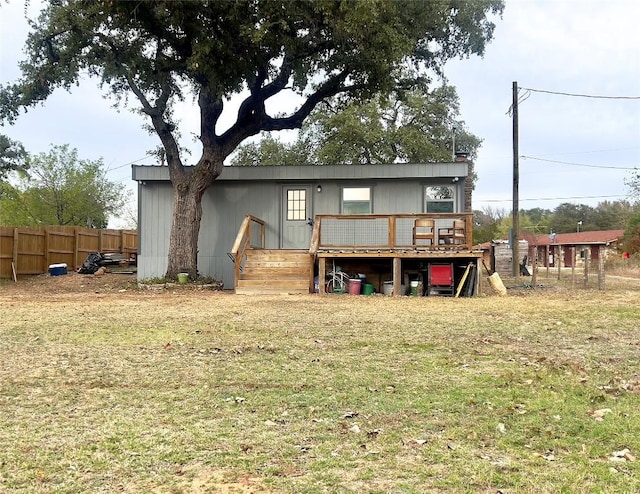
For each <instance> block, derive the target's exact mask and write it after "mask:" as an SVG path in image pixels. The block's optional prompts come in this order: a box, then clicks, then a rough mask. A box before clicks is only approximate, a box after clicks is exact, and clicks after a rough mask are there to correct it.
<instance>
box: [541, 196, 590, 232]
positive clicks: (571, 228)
mask: <svg viewBox="0 0 640 494" xmlns="http://www.w3.org/2000/svg"><path fill="white" fill-rule="evenodd" d="M593 218H594V209H593V208H592V207H591V206H587V205H585V204H571V203H568V202H565V203H562V204H560V205H559V206H558V207H556V208H555V209H554V210H553V217H552V218H551V221H550V222H549V228H550V229H551V230H553V232H554V233H571V232H575V231H577V230H578V222H580V221H581V222H582V223H581V225H580V231H589V230H595V229H596V228H594V226H595V225H594V222H593Z"/></svg>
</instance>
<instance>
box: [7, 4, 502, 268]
mask: <svg viewBox="0 0 640 494" xmlns="http://www.w3.org/2000/svg"><path fill="white" fill-rule="evenodd" d="M503 7H504V4H503V0H469V1H465V2H460V1H458V0H442V1H428V2H427V1H425V2H420V1H415V0H297V1H290V0H286V1H285V0H253V1H249V0H246V1H243V0H237V1H215V0H212V1H208V2H193V1H178V0H172V1H168V0H152V1H146V2H127V1H115V0H114V1H109V2H95V1H93V0H80V1H70V0H58V1H56V2H50V3H47V4H46V7H45V8H44V10H43V11H42V13H41V15H40V17H39V19H38V20H37V21H36V22H35V23H34V24H33V32H31V33H30V34H29V37H28V39H27V55H28V58H27V60H26V61H25V62H23V63H22V64H21V70H22V78H21V79H20V80H19V81H17V82H16V83H15V84H12V85H9V86H6V87H3V88H2V89H1V90H0V118H2V119H3V120H8V121H12V120H13V119H15V118H17V117H18V115H19V112H20V110H21V109H25V108H28V107H30V106H32V105H34V104H37V103H39V102H42V101H44V100H45V99H46V98H47V97H48V96H49V95H50V94H51V93H52V91H54V90H55V89H56V88H64V89H67V90H70V89H72V88H73V86H74V85H75V84H76V83H79V82H80V81H81V79H82V78H83V76H84V75H86V74H88V75H91V76H95V77H98V78H99V79H100V80H101V82H102V83H103V84H104V85H105V86H106V87H107V88H108V90H109V91H110V93H111V94H113V95H114V96H115V98H116V100H117V101H126V100H127V99H129V98H131V99H133V100H134V101H137V107H136V109H138V110H139V111H141V112H142V113H143V114H144V115H145V116H146V117H147V118H148V120H149V121H150V124H151V128H152V129H153V131H154V132H155V133H156V134H157V135H158V137H159V139H160V141H161V143H162V147H163V148H164V153H165V155H166V160H167V165H168V167H169V175H170V179H171V182H172V184H173V188H174V207H173V214H174V216H173V224H172V229H171V234H170V241H169V254H168V268H167V276H168V277H173V276H175V275H176V273H177V272H179V271H181V270H186V271H188V272H189V273H190V274H191V275H192V276H194V277H195V276H196V275H197V250H198V249H197V239H198V233H199V229H200V222H201V217H202V205H201V200H202V195H203V194H204V192H205V191H206V190H207V189H208V188H209V187H210V186H211V185H213V183H214V181H215V179H216V178H217V177H218V176H219V175H220V173H222V171H223V161H224V159H225V158H226V157H227V156H229V155H230V154H231V153H232V152H233V151H234V150H235V149H236V148H237V146H238V145H239V144H240V143H242V142H243V141H244V140H245V139H247V138H248V137H250V136H254V135H256V134H258V133H260V132H262V131H276V130H284V129H297V128H300V127H301V126H302V124H303V122H304V120H305V119H306V118H307V117H308V116H309V114H310V113H311V112H312V110H313V109H314V108H315V107H316V106H317V105H318V104H319V103H320V102H321V101H323V100H326V99H327V98H331V97H334V96H340V97H342V98H343V99H352V98H357V99H367V98H369V97H370V96H372V95H374V94H377V93H383V94H384V93H388V92H389V91H390V90H391V89H392V88H394V87H396V86H397V85H399V84H400V83H402V84H404V85H406V83H407V81H406V80H404V75H403V74H404V73H406V70H409V69H410V70H411V71H412V74H413V78H414V79H418V78H420V77H423V76H424V75H425V74H426V73H427V71H428V70H432V71H435V72H439V71H441V70H442V67H443V65H444V63H445V62H446V61H447V60H449V59H451V58H454V57H464V56H468V55H471V54H477V55H482V54H483V53H484V49H485V44H486V43H487V42H488V41H490V40H491V38H492V36H493V30H494V24H493V22H492V21H491V19H490V18H489V15H490V14H500V13H501V12H502V9H503ZM401 79H403V80H401ZM282 91H287V92H290V93H292V94H296V95H297V96H298V97H299V99H300V103H299V104H298V105H297V106H295V108H293V109H292V110H291V111H289V112H284V113H274V112H273V111H268V109H267V108H268V104H267V103H268V100H270V99H271V98H272V97H273V96H275V95H277V94H278V93H281V92H282ZM234 95H241V97H242V98H244V99H243V102H242V104H241V105H240V108H239V111H238V114H237V118H236V120H235V122H234V123H233V124H232V125H231V126H230V127H229V128H227V129H220V128H218V124H219V121H220V117H221V115H222V113H223V109H224V107H225V103H226V102H227V101H228V100H229V99H230V98H231V97H233V96H234ZM191 96H193V98H194V99H195V102H196V104H197V107H198V109H199V113H200V123H201V125H200V128H201V132H200V136H199V138H200V141H201V142H202V155H201V156H200V158H199V160H198V162H197V163H196V164H195V166H194V167H193V168H192V169H190V170H187V169H186V168H185V164H186V163H185V162H184V161H183V153H182V152H181V147H180V143H179V132H178V122H176V121H175V118H174V114H173V104H174V103H175V102H176V101H177V100H180V99H184V98H188V97H191Z"/></svg>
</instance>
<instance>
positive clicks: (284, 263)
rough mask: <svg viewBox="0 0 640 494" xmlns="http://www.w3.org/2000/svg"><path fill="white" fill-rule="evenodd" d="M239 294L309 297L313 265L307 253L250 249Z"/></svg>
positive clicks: (240, 279)
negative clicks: (302, 295)
mask: <svg viewBox="0 0 640 494" xmlns="http://www.w3.org/2000/svg"><path fill="white" fill-rule="evenodd" d="M245 252H246V262H245V264H244V269H243V270H242V272H241V273H240V277H239V279H238V281H237V286H236V294H238V295H264V294H308V293H309V292H310V287H311V283H312V281H313V263H312V257H311V255H310V254H309V251H308V250H274V249H248V250H246V251H245Z"/></svg>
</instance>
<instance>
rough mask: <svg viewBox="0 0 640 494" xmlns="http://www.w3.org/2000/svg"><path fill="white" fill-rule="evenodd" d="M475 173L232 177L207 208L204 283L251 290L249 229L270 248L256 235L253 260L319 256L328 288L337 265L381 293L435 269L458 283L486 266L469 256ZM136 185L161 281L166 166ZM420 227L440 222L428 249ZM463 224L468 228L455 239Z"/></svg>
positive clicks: (297, 171)
mask: <svg viewBox="0 0 640 494" xmlns="http://www.w3.org/2000/svg"><path fill="white" fill-rule="evenodd" d="M471 167H472V164H471V163H470V162H468V161H466V159H464V160H461V161H456V162H453V163H438V164H391V165H325V166H257V167H226V168H225V169H224V171H223V173H222V174H221V176H220V177H219V178H218V179H217V180H216V182H215V183H214V185H213V186H212V187H211V188H210V189H208V190H207V191H206V193H205V195H204V197H203V199H202V209H203V215H202V218H203V219H202V224H201V229H200V238H199V255H198V269H199V271H200V273H199V274H200V275H204V276H211V277H214V278H216V279H218V280H222V281H223V282H224V286H225V287H227V288H232V287H235V288H237V292H238V293H240V292H242V291H243V290H244V288H242V287H243V286H244V287H247V286H249V285H250V284H251V283H250V281H249V279H248V278H249V277H250V276H249V275H248V274H247V269H248V268H247V264H246V259H245V258H244V257H246V252H245V251H244V250H243V252H242V254H238V252H236V251H234V249H236V248H238V247H240V248H243V247H242V246H236V247H234V241H237V240H238V239H239V238H241V236H242V235H243V233H242V228H245V229H246V235H247V236H250V232H251V228H255V227H257V228H258V229H262V234H261V235H262V239H261V240H260V242H258V243H257V244H256V242H257V241H256V238H258V237H259V236H260V235H257V234H255V233H254V234H253V236H252V237H251V240H250V241H248V243H250V244H252V245H250V249H249V250H250V251H251V254H256V251H263V252H264V251H278V252H280V253H281V254H280V255H281V256H282V255H284V254H283V253H289V252H293V251H298V252H302V253H304V254H305V255H306V256H307V257H309V256H311V267H310V272H311V273H312V274H314V273H315V274H316V276H317V275H319V276H320V278H321V279H322V278H323V277H324V275H326V272H328V271H330V269H329V268H332V267H333V266H334V265H335V264H337V263H339V264H340V265H341V266H342V267H343V269H345V271H346V269H347V268H349V269H350V271H349V272H358V273H360V272H364V271H366V274H368V275H369V276H371V280H372V281H374V280H375V285H376V286H375V288H376V290H378V291H382V283H383V279H386V278H388V279H393V281H394V289H395V290H396V293H398V292H399V290H400V285H401V283H403V282H404V281H406V280H408V279H409V277H412V276H414V275H415V273H417V272H420V270H421V269H422V268H424V266H426V265H427V264H429V263H432V262H435V261H437V262H447V263H451V264H452V265H453V268H454V271H455V275H454V279H455V280H458V279H460V278H461V275H460V272H462V271H464V269H465V267H466V266H468V265H469V264H474V266H477V263H478V259H479V258H480V256H481V253H478V252H473V251H472V249H471V246H470V243H471V238H472V231H471V230H472V208H471V190H472V183H471V180H470V178H468V177H470V176H471V174H472V169H471ZM133 179H134V180H136V181H137V182H138V208H139V216H138V218H139V219H138V222H139V223H138V232H139V243H138V245H139V256H138V278H139V279H141V280H142V279H149V278H155V277H162V276H164V273H165V271H166V268H167V251H168V242H169V233H170V229H171V221H172V205H173V189H172V186H171V183H170V182H169V171H168V168H167V167H166V166H133ZM416 219H431V220H433V222H434V223H433V228H432V232H433V238H431V239H428V240H427V241H426V242H425V243H422V242H420V245H416V244H417V243H418V242H417V241H416V240H415V236H413V233H412V232H413V227H414V225H415V220H416ZM457 221H461V222H462V226H463V228H461V229H459V230H455V232H454V226H457V224H458V223H455V222H457ZM251 225H253V226H251ZM239 255H241V256H243V258H242V259H238V256H239ZM230 257H231V258H232V259H231V260H230ZM325 269H326V272H325ZM356 269H357V271H354V270H356ZM476 271H477V270H476ZM252 275H254V276H257V275H256V274H255V273H253V274H252ZM310 276H311V275H310ZM389 277H390V278H389ZM465 279H466V278H465ZM243 281H244V282H243ZM269 281H272V285H274V286H275V285H277V283H276V281H275V280H262V286H263V288H266V287H267V285H268V282H269ZM294 285H295V283H294V282H293V281H292V282H291V283H290V286H291V287H293V286H294ZM322 285H323V287H324V284H322ZM307 286H309V284H307ZM240 288H242V290H241V289H240ZM312 288H313V278H311V285H310V289H312ZM282 290H283V291H286V290H285V289H282ZM290 291H298V290H290ZM321 291H322V290H321Z"/></svg>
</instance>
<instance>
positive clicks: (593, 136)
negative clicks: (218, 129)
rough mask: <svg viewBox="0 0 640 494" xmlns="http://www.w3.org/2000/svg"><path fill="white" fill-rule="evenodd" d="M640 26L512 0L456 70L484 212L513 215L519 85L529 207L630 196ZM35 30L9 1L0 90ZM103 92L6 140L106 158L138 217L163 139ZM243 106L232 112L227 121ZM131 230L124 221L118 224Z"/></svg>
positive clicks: (561, 3) (597, 3) (637, 8)
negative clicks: (514, 108)
mask: <svg viewBox="0 0 640 494" xmlns="http://www.w3.org/2000/svg"><path fill="white" fill-rule="evenodd" d="M39 5H40V2H38V1H35V0H32V1H31V2H30V3H29V6H28V7H27V15H28V16H29V17H31V18H34V17H36V15H37V11H38V6H39ZM638 19H640V2H638V1H637V0H507V1H506V8H505V11H504V13H503V15H502V18H495V19H494V20H495V23H496V29H495V33H494V40H493V41H492V42H491V43H490V44H488V45H487V47H486V50H485V55H484V57H482V58H480V57H471V58H468V59H463V60H454V61H451V62H449V63H448V64H447V66H446V67H445V75H446V76H447V78H448V83H449V84H451V85H453V86H455V87H456V88H457V91H458V96H459V98H460V110H461V117H462V119H463V120H464V121H465V123H466V126H467V128H468V130H469V131H471V132H472V133H474V134H475V135H477V136H478V137H480V138H481V139H482V140H483V144H482V147H481V149H480V151H479V155H478V158H477V159H476V161H475V169H476V173H477V174H478V182H477V184H476V189H475V191H474V196H473V208H474V209H486V208H491V209H493V210H504V211H510V210H511V207H512V191H513V161H514V160H513V137H512V135H513V133H512V128H513V120H512V117H511V116H510V111H509V110H510V108H511V105H512V86H513V82H517V86H518V88H520V89H519V96H518V99H519V103H518V128H519V139H518V148H519V152H518V155H519V157H520V158H519V160H518V161H519V175H520V181H519V204H520V208H522V209H531V208H543V209H550V210H553V209H554V208H555V207H557V206H558V205H559V204H561V203H565V202H569V203H573V204H588V205H590V206H596V205H597V204H598V203H599V202H602V201H615V200H623V199H627V198H629V197H628V193H629V188H628V187H627V186H626V185H625V179H628V178H630V177H631V173H632V171H633V169H634V168H635V167H639V168H640V36H638ZM27 33H28V25H27V22H26V20H25V6H24V2H23V1H21V0H10V3H8V4H6V3H0V84H6V83H9V82H11V81H14V80H15V79H16V78H18V77H19V70H18V67H17V64H18V61H19V60H21V59H22V58H23V52H22V49H23V46H24V41H25V39H26V35H27ZM556 93H561V94H556ZM103 94H104V91H102V90H101V89H100V88H98V86H97V82H96V81H94V80H84V81H82V84H81V85H80V86H79V87H74V88H73V89H72V92H71V93H67V92H65V91H63V90H58V91H57V92H56V93H54V94H53V95H52V96H51V97H50V98H49V99H48V100H47V101H46V103H45V104H44V105H42V106H38V107H36V108H32V109H30V110H29V111H28V112H27V113H26V114H24V115H22V116H21V117H20V118H19V119H18V120H17V122H16V123H15V124H14V125H13V126H4V127H2V128H0V133H4V134H5V135H8V136H9V137H10V138H12V139H14V140H18V141H20V142H22V144H23V145H24V146H25V148H26V149H27V151H29V152H31V153H40V152H47V151H49V149H50V147H51V145H52V144H54V145H60V144H69V145H70V146H71V147H74V148H76V149H78V153H79V156H80V157H81V158H84V159H91V160H94V159H99V158H102V159H103V161H104V163H105V165H106V167H107V168H108V170H109V171H108V174H107V175H108V177H109V178H110V179H111V180H113V181H117V182H119V183H122V184H124V185H125V186H126V187H127V190H128V191H129V194H128V195H129V197H130V200H131V201H132V206H131V209H132V210H135V200H136V197H135V190H136V185H135V183H134V182H133V181H132V180H131V165H132V164H133V163H135V164H154V160H153V159H152V158H150V157H148V156H147V151H149V150H152V149H155V148H157V147H158V144H159V141H158V139H157V137H154V136H153V135H150V134H148V133H147V131H146V130H144V129H143V124H144V123H145V122H144V121H143V119H142V118H141V116H140V115H139V114H136V113H133V112H132V111H130V110H127V109H119V110H118V109H115V108H114V107H113V101H111V100H108V99H105V98H104V97H103ZM573 95H578V96H573ZM286 101H287V100H286V98H283V99H281V100H280V101H279V102H278V104H279V105H283V104H286ZM236 108H237V107H234V105H227V108H226V110H225V113H226V118H227V122H230V121H231V119H232V118H233V116H234V114H235V111H236ZM176 113H177V115H178V116H179V118H180V120H181V124H180V130H181V133H182V135H183V137H184V139H185V140H184V143H183V144H184V145H185V146H186V147H188V148H189V149H191V150H192V154H191V156H190V157H189V158H188V159H187V161H190V162H192V163H193V162H195V161H196V160H197V158H198V157H199V149H200V148H199V146H198V141H197V140H196V139H195V136H196V135H197V129H198V125H199V122H198V114H197V111H196V106H195V105H194V104H193V103H192V102H191V101H187V102H186V103H185V104H182V105H180V106H179V107H178V108H177V112H176ZM124 222H126V219H113V220H112V221H111V222H110V226H111V227H114V228H118V227H121V226H123V223H124Z"/></svg>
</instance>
